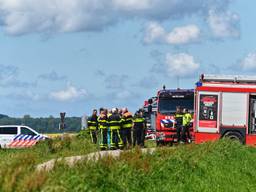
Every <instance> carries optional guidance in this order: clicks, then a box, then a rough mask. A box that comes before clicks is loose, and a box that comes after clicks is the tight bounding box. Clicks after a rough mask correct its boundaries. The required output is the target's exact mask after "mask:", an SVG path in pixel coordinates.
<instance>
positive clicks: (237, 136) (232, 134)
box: [224, 131, 243, 144]
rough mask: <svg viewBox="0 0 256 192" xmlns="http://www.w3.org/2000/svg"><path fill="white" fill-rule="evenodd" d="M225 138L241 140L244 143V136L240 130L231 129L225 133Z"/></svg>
mask: <svg viewBox="0 0 256 192" xmlns="http://www.w3.org/2000/svg"><path fill="white" fill-rule="evenodd" d="M224 138H229V139H231V140H234V141H239V142H240V143H241V144H243V137H242V135H241V134H240V133H238V132H233V131H229V132H227V133H225V135H224Z"/></svg>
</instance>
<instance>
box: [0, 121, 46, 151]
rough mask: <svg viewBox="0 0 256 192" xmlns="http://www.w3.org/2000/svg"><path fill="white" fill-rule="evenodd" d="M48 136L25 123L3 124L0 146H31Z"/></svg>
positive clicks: (0, 132) (0, 133) (0, 131)
mask: <svg viewBox="0 0 256 192" xmlns="http://www.w3.org/2000/svg"><path fill="white" fill-rule="evenodd" d="M46 138H48V137H47V136H45V135H42V134H39V133H38V132H36V131H35V130H33V129H32V128H30V127H28V126H23V125H1V126H0V147H1V148H24V147H31V146H33V145H35V144H36V143H38V142H39V141H40V140H45V139H46Z"/></svg>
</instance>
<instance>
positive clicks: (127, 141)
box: [121, 108, 133, 148]
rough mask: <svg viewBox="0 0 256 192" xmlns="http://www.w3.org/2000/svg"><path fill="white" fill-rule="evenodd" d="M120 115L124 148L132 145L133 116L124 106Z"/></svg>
mask: <svg viewBox="0 0 256 192" xmlns="http://www.w3.org/2000/svg"><path fill="white" fill-rule="evenodd" d="M122 111H123V115H122V129H121V130H122V134H121V136H122V140H123V144H124V147H125V148H131V147H132V135H131V134H132V133H131V131H132V123H133V121H132V120H133V117H132V113H131V112H129V111H128V109H127V108H124V109H123V110H122Z"/></svg>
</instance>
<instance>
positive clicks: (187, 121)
mask: <svg viewBox="0 0 256 192" xmlns="http://www.w3.org/2000/svg"><path fill="white" fill-rule="evenodd" d="M191 120H192V115H191V114H190V113H185V114H184V115H183V123H182V124H183V126H188V125H189V124H190V122H191Z"/></svg>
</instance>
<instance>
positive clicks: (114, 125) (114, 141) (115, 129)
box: [108, 108, 123, 149]
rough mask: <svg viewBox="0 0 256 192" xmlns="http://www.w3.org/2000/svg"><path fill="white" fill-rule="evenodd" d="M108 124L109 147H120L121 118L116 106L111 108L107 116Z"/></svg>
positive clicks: (121, 142)
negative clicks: (110, 112)
mask: <svg viewBox="0 0 256 192" xmlns="http://www.w3.org/2000/svg"><path fill="white" fill-rule="evenodd" d="M108 125H109V128H110V148H111V149H117V148H122V147H123V141H122V139H121V136H120V128H121V125H122V120H121V117H120V115H119V114H118V111H117V109H116V108H113V109H112V114H111V115H110V116H109V117H108Z"/></svg>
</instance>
